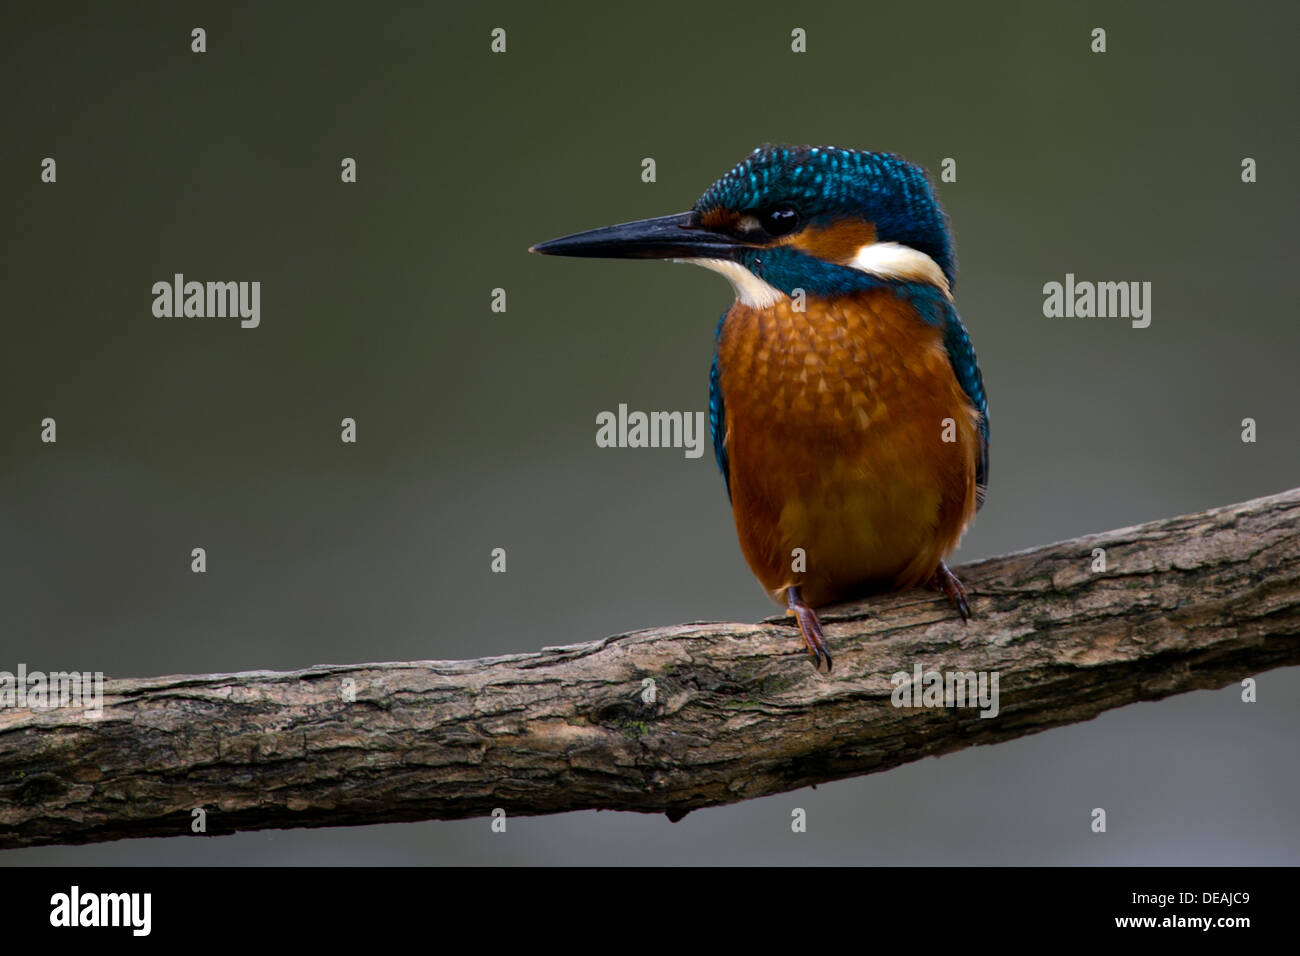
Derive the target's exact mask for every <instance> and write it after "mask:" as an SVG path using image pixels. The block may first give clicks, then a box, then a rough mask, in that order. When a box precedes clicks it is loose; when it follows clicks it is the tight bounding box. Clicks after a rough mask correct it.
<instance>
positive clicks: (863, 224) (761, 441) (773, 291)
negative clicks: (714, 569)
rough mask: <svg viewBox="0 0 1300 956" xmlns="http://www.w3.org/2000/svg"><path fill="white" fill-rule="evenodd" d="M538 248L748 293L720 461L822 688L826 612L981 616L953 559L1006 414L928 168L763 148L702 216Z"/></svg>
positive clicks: (772, 590) (721, 415) (729, 331)
mask: <svg viewBox="0 0 1300 956" xmlns="http://www.w3.org/2000/svg"><path fill="white" fill-rule="evenodd" d="M530 251H532V252H538V253H542V254H545V255H552V256H581V257H605V258H618V259H667V260H671V261H675V262H689V263H694V264H695V265H700V266H704V267H705V268H707V269H712V270H713V271H715V272H718V273H721V274H722V275H723V276H725V277H726V278H727V279H728V280H729V281H730V283H731V285H732V287H733V289H734V291H735V301H734V302H733V303H732V304H731V307H730V308H729V309H728V310H727V311H726V312H725V313H724V314H723V316H722V318H721V320H720V321H719V323H718V326H717V331H716V334H715V336H714V352H713V365H712V367H711V369H710V371H709V421H710V425H711V426H712V436H713V450H714V454H715V456H716V458H717V462H718V468H719V470H721V472H722V479H723V482H724V485H725V488H726V491H727V496H728V498H729V500H730V503H731V509H732V514H733V517H734V518H735V523H736V533H737V536H738V538H739V541H740V548H741V551H742V553H743V554H744V556H745V560H746V561H747V562H748V564H749V567H750V569H751V570H752V571H753V573H754V576H755V577H757V578H758V580H759V582H760V583H761V584H762V585H763V587H764V588H765V589H766V590H767V592H768V594H769V595H770V596H771V597H772V598H773V599H774V600H776V601H777V602H779V603H782V604H784V605H785V607H786V608H787V614H790V615H793V616H794V618H795V620H796V621H797V623H798V625H799V630H800V633H801V635H802V636H803V640H804V642H805V643H806V644H807V646H808V650H809V653H810V654H811V658H812V663H813V666H814V667H815V668H816V669H817V670H818V671H819V672H822V673H829V672H830V670H831V667H832V658H831V654H830V652H829V650H828V649H827V647H826V639H825V636H824V634H823V632H822V627H821V623H820V621H819V619H818V617H817V611H816V609H817V608H819V607H824V606H826V605H828V604H834V603H838V602H841V601H845V600H850V599H855V598H859V597H862V596H863V595H866V594H869V593H876V592H879V591H882V590H901V589H904V588H911V587H917V586H921V585H928V586H929V587H930V588H932V589H933V590H936V591H939V592H942V593H943V594H944V595H946V597H947V599H948V600H949V601H950V602H951V604H952V606H953V607H954V608H955V609H956V612H957V614H958V615H959V616H960V618H961V620H962V622H963V623H964V622H965V621H966V620H967V619H969V617H970V613H971V612H970V605H969V602H968V600H967V596H966V591H965V589H964V588H963V586H962V584H961V582H960V581H959V580H958V579H957V578H956V576H954V575H953V573H952V572H951V571H950V570H949V569H948V566H947V564H946V563H945V559H946V558H947V557H948V556H949V555H950V554H951V553H952V551H953V550H954V549H955V548H956V547H957V545H958V544H959V543H960V541H961V537H962V534H963V533H964V532H965V530H966V528H967V526H968V525H969V524H970V523H971V521H972V520H973V519H974V517H975V513H976V512H977V511H978V510H979V508H980V506H981V505H982V504H983V502H984V493H985V489H986V488H987V486H988V474H989V412H988V398H987V396H986V394H985V391H984V382H983V376H982V375H981V373H980V368H979V364H978V362H977V361H976V358H975V349H974V347H973V346H972V345H971V340H970V337H969V335H968V334H967V332H966V327H965V326H964V325H963V324H962V320H961V318H960V317H959V316H958V314H957V309H956V307H955V305H954V301H953V287H954V284H955V282H956V271H957V269H956V259H955V254H954V250H953V242H952V238H951V236H950V234H949V228H948V218H947V216H946V214H945V213H944V211H943V210H942V208H941V207H940V206H939V203H938V200H937V199H936V198H935V194H934V189H933V187H932V185H931V183H930V179H929V177H928V175H927V174H926V172H925V170H924V169H922V168H921V167H920V166H918V165H916V164H914V163H911V162H909V161H907V160H906V159H903V158H902V157H900V156H897V155H894V154H892V153H886V152H868V151H865V150H856V149H840V148H836V147H825V146H776V145H766V146H761V147H759V148H758V149H756V150H754V151H753V152H752V153H751V154H750V155H749V156H748V157H746V158H745V159H744V160H742V161H741V162H740V163H739V164H737V165H736V166H735V167H734V168H733V169H731V171H729V172H728V173H726V174H725V175H723V176H722V178H721V179H719V180H718V181H717V182H715V183H714V184H713V185H711V186H710V187H709V188H708V189H706V190H705V191H704V194H703V195H702V196H700V198H699V199H698V200H697V201H696V203H695V205H694V206H693V207H692V208H691V209H690V210H689V211H688V212H684V213H679V214H676V215H671V216H661V217H657V218H654V219H642V220H638V221H635V222H626V223H622V224H620V225H615V226H606V227H603V228H599V229H591V230H588V231H586V232H579V233H575V234H573V235H569V236H564V237H562V238H559V239H552V240H550V241H548V242H542V243H539V244H538V245H535V246H533V247H532V248H531V250H530Z"/></svg>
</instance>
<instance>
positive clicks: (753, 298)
mask: <svg viewBox="0 0 1300 956" xmlns="http://www.w3.org/2000/svg"><path fill="white" fill-rule="evenodd" d="M673 261H674V262H689V263H691V264H693V265H697V266H704V268H706V269H712V270H713V271H714V272H717V273H719V274H721V275H724V276H726V277H727V281H728V282H730V283H731V287H732V288H733V289H735V290H736V298H737V299H739V300H740V301H741V302H743V303H744V304H745V305H747V306H750V307H751V308H755V309H766V308H768V307H769V306H772V305H775V304H776V303H777V302H779V301H780V300H781V299H784V298H786V294H785V293H784V292H782V291H781V290H780V289H778V288H777V287H776V286H772V285H768V284H767V283H766V282H764V281H763V280H762V279H760V278H759V277H758V276H756V275H754V273H752V272H750V271H749V270H748V269H746V268H745V267H744V266H742V265H741V264H740V263H739V262H732V261H731V260H730V259H674V260H673Z"/></svg>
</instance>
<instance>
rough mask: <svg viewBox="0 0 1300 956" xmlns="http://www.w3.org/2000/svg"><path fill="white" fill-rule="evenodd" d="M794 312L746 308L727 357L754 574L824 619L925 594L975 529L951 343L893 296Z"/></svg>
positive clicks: (969, 446) (970, 435)
mask: <svg viewBox="0 0 1300 956" xmlns="http://www.w3.org/2000/svg"><path fill="white" fill-rule="evenodd" d="M792 306H793V303H792V301H791V300H790V299H782V300H780V301H779V302H778V303H777V304H775V305H773V306H771V307H768V308H762V309H759V308H753V307H750V306H746V305H743V304H742V303H740V302H737V303H736V304H735V305H734V306H733V307H732V309H731V311H730V312H729V313H728V315H727V319H726V322H725V323H724V325H723V329H722V337H721V339H720V341H719V344H718V365H719V370H720V374H721V387H722V394H723V400H724V404H725V408H726V421H725V427H726V438H725V441H726V447H727V455H728V458H729V461H730V482H731V500H732V510H733V513H734V515H735V519H736V530H737V533H738V535H739V538H740V546H741V550H742V551H743V552H744V555H745V559H746V560H747V561H748V562H749V566H750V568H751V569H752V570H753V572H754V574H755V575H756V576H757V577H758V579H759V580H760V581H761V582H762V583H763V586H764V587H765V588H767V590H768V591H769V593H771V594H772V596H773V597H774V598H776V599H778V600H780V599H781V597H782V593H783V591H784V589H785V588H786V587H789V586H791V585H800V587H801V590H802V595H803V597H804V600H806V601H807V602H808V603H809V604H811V605H813V606H814V607H816V606H819V605H822V604H827V603H831V602H833V601H836V600H843V599H847V598H849V597H853V596H855V595H857V594H860V593H864V592H866V591H868V590H872V589H874V588H880V587H887V588H888V587H896V588H901V587H910V586H914V585H916V584H920V583H924V582H925V581H926V580H927V579H928V578H929V577H930V575H931V574H933V573H934V570H935V568H936V567H937V566H938V564H939V562H940V561H941V560H943V558H944V557H945V556H947V554H949V553H950V552H951V551H952V550H953V549H954V548H955V547H956V546H957V543H958V541H959V540H960V538H961V534H962V532H963V531H964V530H965V528H966V525H967V524H968V523H969V522H970V520H971V518H972V517H974V514H975V461H976V454H977V443H978V438H977V431H976V427H977V426H976V423H977V420H978V413H977V412H976V411H975V409H974V407H973V406H972V405H971V403H970V401H969V399H967V397H966V395H965V394H964V393H963V392H962V390H961V386H960V385H959V384H958V383H957V379H956V376H955V375H954V374H953V372H952V367H951V365H950V364H949V362H948V357H947V354H946V352H945V351H944V348H943V342H942V334H941V332H940V330H939V329H937V328H935V327H933V326H931V325H928V324H926V323H925V322H924V321H922V320H921V319H920V318H919V317H918V316H917V315H916V314H915V313H914V312H913V311H912V309H911V307H910V306H909V305H908V304H907V303H906V302H904V301H901V300H899V299H897V298H896V297H895V296H894V295H892V294H891V293H890V292H889V291H888V290H872V291H869V292H863V293H859V294H858V295H856V296H854V297H851V298H845V299H841V300H836V301H835V302H833V303H824V302H820V301H817V300H813V299H809V300H808V303H807V311H806V312H796V311H795V310H794V309H793V307H792ZM945 439H950V440H945ZM796 549H801V551H802V560H801V558H800V553H799V552H796Z"/></svg>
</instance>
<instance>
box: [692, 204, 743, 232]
mask: <svg viewBox="0 0 1300 956" xmlns="http://www.w3.org/2000/svg"><path fill="white" fill-rule="evenodd" d="M738 219H739V217H738V216H737V215H736V213H735V212H734V211H733V210H730V209H723V208H721V207H718V208H715V209H710V210H708V211H707V212H703V213H700V225H701V226H703V227H704V228H705V229H719V230H729V229H731V228H732V227H733V226H734V225H735V224H736V222H737V221H738Z"/></svg>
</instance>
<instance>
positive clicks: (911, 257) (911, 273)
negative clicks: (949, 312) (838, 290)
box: [845, 242, 952, 299]
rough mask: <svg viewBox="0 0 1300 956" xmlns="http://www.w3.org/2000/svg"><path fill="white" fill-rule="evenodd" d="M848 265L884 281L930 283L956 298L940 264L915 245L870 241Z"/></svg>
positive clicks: (950, 296) (949, 296)
mask: <svg viewBox="0 0 1300 956" xmlns="http://www.w3.org/2000/svg"><path fill="white" fill-rule="evenodd" d="M845 265H847V266H850V267H851V268H854V269H858V270H859V271H861V272H865V273H867V274H869V275H873V276H879V277H880V278H882V279H907V280H910V281H912V282H928V283H929V284H930V285H932V286H937V287H938V288H939V289H941V290H942V291H943V294H944V295H946V296H948V298H950V299H951V298H952V291H951V290H950V289H949V288H948V277H947V276H946V275H944V274H943V270H942V269H940V268H939V263H937V262H935V261H934V260H933V259H931V258H930V257H929V256H927V255H926V254H925V253H924V252H920V251H918V250H916V249H913V248H912V247H911V246H905V245H902V244H901V243H897V242H869V243H867V244H866V245H865V246H863V247H862V248H861V249H859V250H858V253H857V255H855V256H854V257H853V258H852V259H850V260H849V261H848V262H846V263H845Z"/></svg>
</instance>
